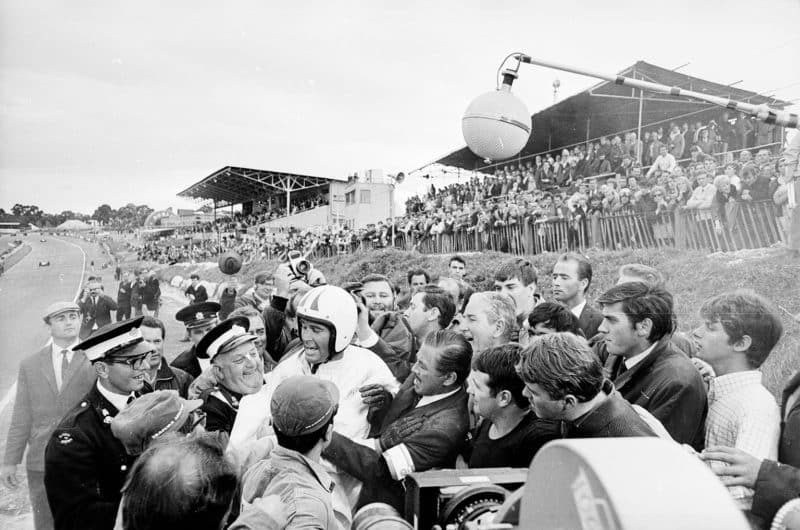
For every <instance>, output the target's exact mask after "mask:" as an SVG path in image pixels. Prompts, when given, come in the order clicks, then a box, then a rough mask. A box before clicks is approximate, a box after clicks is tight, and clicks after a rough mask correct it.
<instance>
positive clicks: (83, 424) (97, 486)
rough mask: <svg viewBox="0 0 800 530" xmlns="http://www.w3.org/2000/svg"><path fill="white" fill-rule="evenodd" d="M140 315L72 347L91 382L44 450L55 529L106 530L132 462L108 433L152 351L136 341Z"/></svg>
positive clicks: (140, 382) (137, 388)
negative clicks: (87, 369) (89, 372)
mask: <svg viewBox="0 0 800 530" xmlns="http://www.w3.org/2000/svg"><path fill="white" fill-rule="evenodd" d="M142 318H143V317H138V318H134V319H132V320H126V321H123V322H119V323H116V324H111V325H108V326H105V327H103V328H101V329H99V330H98V331H96V332H95V333H94V334H93V335H92V336H91V337H90V338H88V339H86V340H85V341H83V342H82V343H80V344H78V345H77V346H75V350H83V352H84V353H85V354H86V358H87V359H88V360H89V362H91V363H92V366H93V367H94V370H95V373H96V374H97V383H96V384H95V385H94V386H93V387H92V388H91V389H90V390H89V392H88V393H87V394H86V395H85V396H84V398H83V400H82V401H81V402H80V403H79V404H78V405H77V406H75V408H73V409H72V410H71V411H70V412H68V413H67V415H66V416H64V418H63V419H62V420H61V423H60V424H59V425H58V427H57V428H56V430H55V431H54V432H53V435H52V436H51V437H50V441H49V442H48V444H47V448H46V449H45V476H44V483H45V488H46V490H47V500H48V501H49V503H50V508H51V510H52V513H53V519H54V521H55V527H56V528H59V529H67V528H76V529H78V528H80V529H82V530H84V529H92V528H97V529H101V528H102V529H108V528H112V527H113V526H114V519H115V516H116V513H117V507H118V505H119V501H120V497H121V494H120V490H121V489H122V485H123V483H124V482H125V477H126V475H127V473H128V469H129V468H130V466H131V464H132V463H133V461H134V458H133V457H132V456H130V455H129V454H128V453H127V451H126V450H125V446H124V445H123V444H122V442H120V441H119V440H118V439H117V438H116V437H115V436H114V433H113V432H112V430H111V423H112V422H113V421H114V417H115V416H116V415H117V414H118V413H119V412H120V411H121V410H124V409H125V408H126V407H127V406H128V404H129V403H131V402H132V401H133V400H134V398H135V397H136V395H137V392H138V391H140V390H141V389H142V387H143V385H144V381H145V373H146V372H147V370H148V369H149V365H148V362H147V359H148V357H149V356H150V354H151V352H152V351H153V349H154V347H153V345H152V344H150V343H149V342H145V341H144V340H143V339H142V334H141V331H140V330H139V326H140V325H141V323H142Z"/></svg>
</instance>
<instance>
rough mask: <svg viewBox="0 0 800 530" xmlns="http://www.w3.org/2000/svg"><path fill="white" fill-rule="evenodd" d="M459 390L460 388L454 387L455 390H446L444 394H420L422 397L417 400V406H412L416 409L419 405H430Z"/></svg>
mask: <svg viewBox="0 0 800 530" xmlns="http://www.w3.org/2000/svg"><path fill="white" fill-rule="evenodd" d="M459 390H461V388H456V389H455V390H451V391H450V392H446V393H444V394H436V395H435V396H422V398H420V400H419V403H417V406H416V407H414V408H415V409H416V408H419V407H424V406H425V405H430V404H431V403H436V402H437V401H439V400H441V399H444V398H446V397H449V396H452V395H453V394H455V393H456V392H458V391H459Z"/></svg>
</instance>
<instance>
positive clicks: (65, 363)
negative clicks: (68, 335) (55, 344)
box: [61, 350, 69, 388]
mask: <svg viewBox="0 0 800 530" xmlns="http://www.w3.org/2000/svg"><path fill="white" fill-rule="evenodd" d="M68 353H69V350H61V388H64V385H66V384H67V369H68V368H69V361H68V360H67V354H68Z"/></svg>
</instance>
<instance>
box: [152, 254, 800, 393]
mask: <svg viewBox="0 0 800 530" xmlns="http://www.w3.org/2000/svg"><path fill="white" fill-rule="evenodd" d="M508 257H509V256H508V255H506V254H501V253H497V252H483V253H476V254H472V255H466V258H467V262H468V265H467V270H468V279H469V280H470V281H471V283H473V285H476V286H478V287H479V288H488V287H489V282H488V279H489V278H491V270H492V269H493V268H494V267H496V266H497V264H498V263H499V262H500V261H502V260H503V259H507V258H508ZM588 257H589V258H590V260H591V261H592V263H593V265H594V281H593V283H592V286H591V288H590V293H589V298H590V299H594V298H596V297H597V295H598V294H599V293H602V292H603V291H604V290H605V289H607V288H609V287H611V286H612V285H613V284H614V282H615V281H616V277H617V274H616V271H617V269H618V268H619V266H620V265H622V264H625V263H644V264H647V265H651V266H653V267H656V268H658V269H659V270H660V271H662V272H663V273H664V274H665V275H666V277H667V287H668V289H669V290H670V291H671V292H672V293H673V294H674V295H675V303H676V311H677V313H678V322H679V326H680V329H681V330H684V331H688V330H691V329H692V327H693V326H696V325H697V324H698V322H699V319H698V316H697V309H698V308H699V307H700V305H701V303H702V301H703V300H704V299H705V298H707V297H709V296H711V295H713V294H716V293H719V292H721V291H724V290H726V289H732V288H738V287H748V288H752V289H754V290H755V291H757V292H758V293H761V294H763V295H765V296H767V297H768V298H770V299H771V300H773V301H774V302H776V303H778V304H780V305H781V306H783V307H785V308H786V309H788V310H789V311H792V312H793V313H798V312H800V263H799V262H798V261H797V260H794V261H792V260H790V259H788V258H786V257H784V256H782V255H781V254H780V253H779V252H777V251H774V250H762V251H746V252H741V253H737V254H716V255H712V256H706V255H705V254H703V253H699V252H686V251H683V252H681V251H676V250H663V251H659V250H636V251H634V250H631V251H613V252H612V251H595V252H590V253H589V254H588ZM555 258H556V255H555V254H539V255H535V256H529V257H528V259H529V260H530V261H531V262H532V263H533V264H534V265H535V266H536V269H537V271H539V276H540V278H539V291H540V292H542V293H543V294H544V295H545V296H546V297H547V296H549V294H550V278H549V276H548V273H549V270H550V268H551V267H552V264H553V262H554V261H555ZM447 260H448V258H447V256H442V255H423V254H417V253H409V252H402V251H394V250H385V251H375V252H368V253H359V254H353V255H346V256H341V257H337V258H326V259H321V260H319V261H318V262H316V263H315V266H316V267H318V268H319V269H320V270H322V271H323V272H324V273H325V274H326V276H327V277H328V281H329V282H331V283H334V284H339V283H341V282H343V281H347V280H358V279H359V278H361V277H363V276H364V275H366V274H367V273H381V274H387V275H389V276H390V277H391V278H392V279H393V280H394V281H396V282H398V283H399V285H403V286H404V285H405V273H406V272H407V271H408V270H409V269H411V268H417V267H419V268H423V269H425V270H427V271H429V272H431V273H432V274H434V275H438V274H442V273H444V272H445V269H446V267H447ZM275 266H277V262H260V263H252V264H249V265H247V266H246V267H245V268H244V269H243V270H242V272H241V273H240V274H239V275H238V276H239V279H240V280H242V281H244V282H248V283H249V282H251V281H252V278H253V276H254V275H255V273H256V272H257V271H260V270H273V269H274V268H275ZM191 270H192V268H185V267H170V268H169V269H166V270H164V271H163V272H162V277H163V278H170V277H171V276H172V275H174V274H182V275H186V274H187V273H188V272H190V271H191ZM202 277H203V278H204V279H208V280H210V281H220V280H222V279H223V275H222V274H221V273H220V272H219V270H218V269H217V268H216V267H214V268H211V269H204V270H203V271H202ZM781 319H782V320H783V323H784V327H785V333H784V337H783V338H782V339H781V342H780V343H779V344H778V347H777V348H776V350H775V351H774V352H773V354H772V355H771V357H770V359H769V360H768V361H767V363H766V364H765V365H764V367H763V370H764V373H765V381H766V384H767V386H768V387H769V388H770V390H772V391H773V392H774V393H776V395H777V394H778V392H779V391H780V389H781V387H782V385H783V382H784V381H785V380H786V377H787V376H788V375H789V374H790V373H791V372H792V371H793V370H796V369H798V368H800V355H798V353H799V352H800V324H798V323H796V322H794V321H793V320H792V319H791V318H790V317H789V316H788V315H786V314H785V313H784V312H781Z"/></svg>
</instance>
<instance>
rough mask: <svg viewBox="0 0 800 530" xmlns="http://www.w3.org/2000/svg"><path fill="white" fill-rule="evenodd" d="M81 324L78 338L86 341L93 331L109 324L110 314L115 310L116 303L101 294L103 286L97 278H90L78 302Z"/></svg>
mask: <svg viewBox="0 0 800 530" xmlns="http://www.w3.org/2000/svg"><path fill="white" fill-rule="evenodd" d="M78 306H80V310H81V314H82V315H83V324H82V325H81V332H80V337H81V339H86V338H88V337H89V335H91V334H92V332H93V331H96V330H98V329H100V328H102V327H103V326H106V325H108V324H110V323H111V312H112V311H116V310H117V303H116V302H115V301H114V300H112V299H111V297H110V296H108V295H107V294H105V293H103V284H102V283H101V282H100V278H99V277H97V276H91V277H90V278H89V280H88V281H87V282H86V288H85V289H84V291H83V296H82V297H81V298H80V300H79V301H78Z"/></svg>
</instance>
